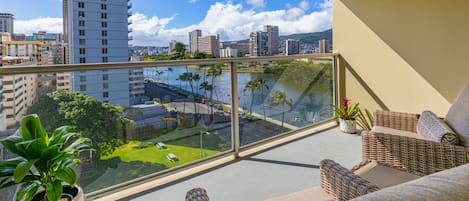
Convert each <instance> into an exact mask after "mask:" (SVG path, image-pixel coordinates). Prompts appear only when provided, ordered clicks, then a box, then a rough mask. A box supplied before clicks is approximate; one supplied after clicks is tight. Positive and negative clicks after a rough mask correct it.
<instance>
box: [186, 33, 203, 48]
mask: <svg viewBox="0 0 469 201" xmlns="http://www.w3.org/2000/svg"><path fill="white" fill-rule="evenodd" d="M201 36H202V31H201V30H199V29H196V30H194V31H191V32H189V52H190V53H195V52H198V51H199V50H198V48H199V43H198V42H199V37H201Z"/></svg>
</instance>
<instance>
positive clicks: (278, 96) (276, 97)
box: [270, 91, 293, 127]
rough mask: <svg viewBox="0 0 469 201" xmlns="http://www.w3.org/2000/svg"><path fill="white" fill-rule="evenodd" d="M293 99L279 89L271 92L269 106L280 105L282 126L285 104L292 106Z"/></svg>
mask: <svg viewBox="0 0 469 201" xmlns="http://www.w3.org/2000/svg"><path fill="white" fill-rule="evenodd" d="M292 104H293V100H292V99H291V98H289V99H288V98H287V95H285V93H284V92H281V91H275V92H274V93H272V96H271V97H270V105H271V106H274V107H275V106H279V105H281V106H282V127H283V122H284V120H285V105H288V106H289V107H290V108H291V107H292Z"/></svg>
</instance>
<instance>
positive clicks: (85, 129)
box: [29, 90, 132, 159]
mask: <svg viewBox="0 0 469 201" xmlns="http://www.w3.org/2000/svg"><path fill="white" fill-rule="evenodd" d="M122 111H123V108H122V107H116V106H113V105H111V104H108V103H103V102H101V101H99V100H97V99H95V98H93V97H91V96H87V95H84V94H80V93H78V92H68V91H62V90H59V91H55V92H53V93H51V94H48V96H47V97H41V98H40V99H39V100H38V102H37V103H36V104H35V105H33V106H32V108H31V109H30V110H29V113H37V114H38V115H39V117H40V118H41V119H44V121H43V123H44V125H45V128H46V129H47V130H49V131H51V129H52V128H57V127H59V126H61V125H70V126H72V127H73V130H74V131H75V132H80V133H82V134H83V136H85V137H87V138H90V139H91V140H92V142H93V148H94V149H96V152H97V154H98V155H107V154H110V153H112V152H113V151H114V150H115V148H116V147H118V146H119V145H121V144H122V139H124V140H125V139H126V133H125V130H126V129H125V128H126V127H127V126H129V125H130V124H132V121H131V120H129V119H126V118H124V117H122V116H121V113H122ZM97 159H99V157H98V158H97Z"/></svg>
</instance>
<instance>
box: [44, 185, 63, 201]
mask: <svg viewBox="0 0 469 201" xmlns="http://www.w3.org/2000/svg"><path fill="white" fill-rule="evenodd" d="M46 197H47V199H48V200H49V201H57V200H59V199H60V197H62V183H61V182H60V181H59V180H56V181H53V182H51V183H48V184H46Z"/></svg>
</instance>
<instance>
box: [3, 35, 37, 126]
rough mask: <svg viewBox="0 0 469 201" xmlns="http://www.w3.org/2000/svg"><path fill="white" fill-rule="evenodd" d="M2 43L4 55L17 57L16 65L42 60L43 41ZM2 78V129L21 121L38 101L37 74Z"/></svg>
mask: <svg viewBox="0 0 469 201" xmlns="http://www.w3.org/2000/svg"><path fill="white" fill-rule="evenodd" d="M3 38H5V39H7V38H8V37H2V39H3ZM2 43H3V46H2V50H1V51H2V55H3V56H5V58H16V59H14V61H15V62H14V64H15V65H21V64H23V65H33V64H37V63H39V62H41V59H42V58H41V57H42V55H41V51H42V43H41V42H37V41H2ZM11 61H13V60H7V61H6V62H4V64H6V65H9V63H10V62H11ZM18 63H19V64H18ZM12 65H13V64H12ZM0 80H1V82H2V88H3V89H2V95H3V100H2V103H3V106H2V111H1V115H0V117H4V118H0V121H1V122H0V129H2V130H5V129H7V128H8V127H9V126H14V125H15V124H16V123H17V122H18V121H20V120H21V118H22V117H23V116H24V115H25V114H26V110H27V109H28V108H29V107H30V106H31V105H32V104H34V102H35V101H36V90H37V87H38V86H37V81H36V80H37V75H36V74H25V75H8V76H3V77H2V78H1V79H0Z"/></svg>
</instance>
